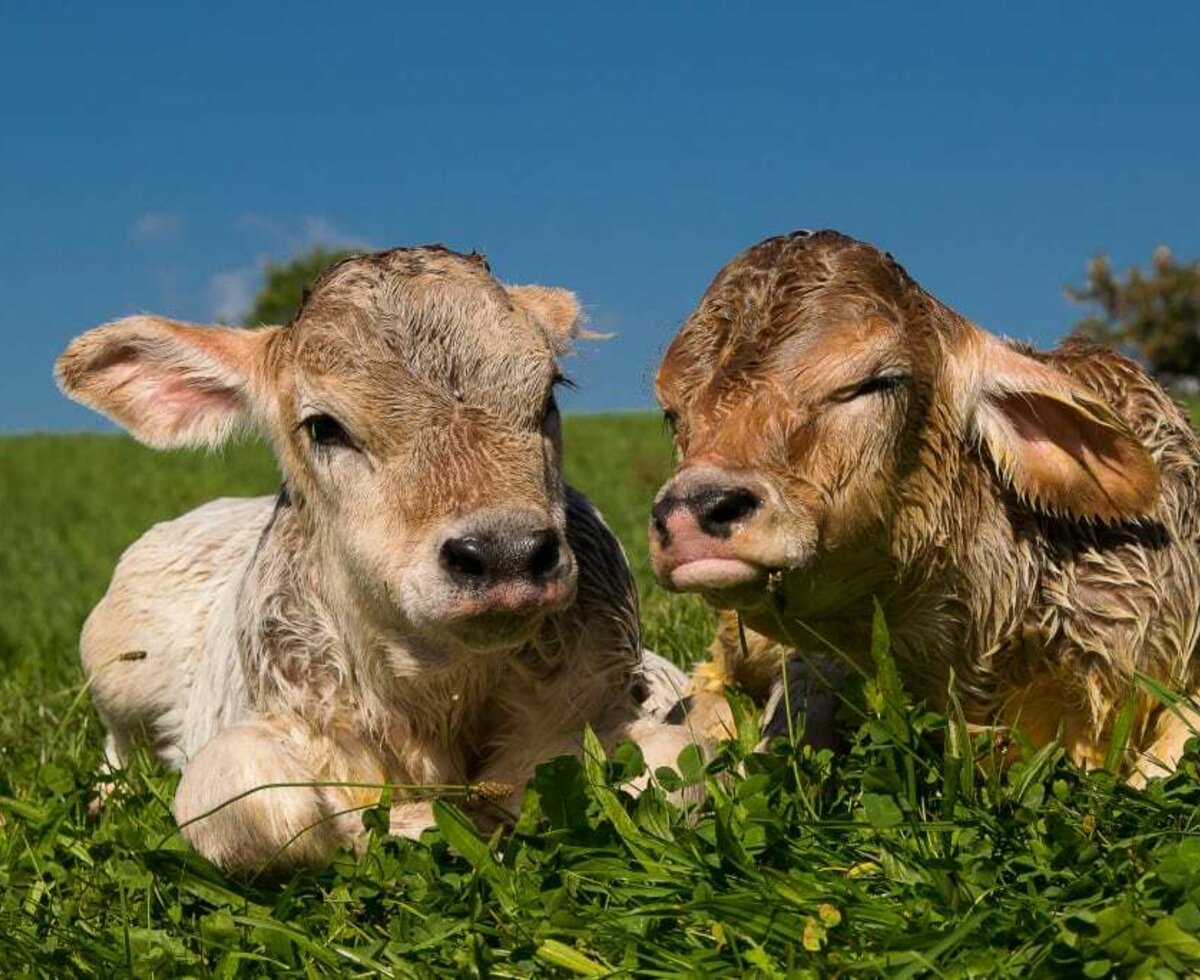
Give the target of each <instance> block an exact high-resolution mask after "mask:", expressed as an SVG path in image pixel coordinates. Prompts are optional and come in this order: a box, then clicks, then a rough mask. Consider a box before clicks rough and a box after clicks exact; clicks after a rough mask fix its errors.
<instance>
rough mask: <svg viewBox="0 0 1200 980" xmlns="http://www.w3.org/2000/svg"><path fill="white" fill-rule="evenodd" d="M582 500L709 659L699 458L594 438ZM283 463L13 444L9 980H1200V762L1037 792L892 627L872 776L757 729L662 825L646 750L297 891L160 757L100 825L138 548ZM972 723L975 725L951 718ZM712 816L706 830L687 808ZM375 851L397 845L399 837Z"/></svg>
mask: <svg viewBox="0 0 1200 980" xmlns="http://www.w3.org/2000/svg"><path fill="white" fill-rule="evenodd" d="M566 438H567V446H568V451H567V455H568V460H569V465H570V469H571V477H572V479H573V481H574V482H576V484H577V485H579V486H580V487H581V488H582V489H584V490H585V491H586V492H587V493H589V494H590V495H592V497H593V498H594V499H595V500H596V501H597V503H598V504H599V506H600V507H601V509H602V510H603V511H604V512H605V513H606V515H607V516H608V518H609V519H610V521H611V523H612V524H613V526H614V527H615V528H616V530H617V531H618V533H620V535H621V536H622V538H623V540H624V541H625V543H626V546H627V548H628V550H629V554H630V559H631V562H632V563H633V565H634V568H635V570H636V572H637V576H638V582H639V586H640V587H641V591H642V596H643V615H644V617H645V620H646V641H647V644H648V645H649V646H651V647H653V648H656V649H659V650H662V651H666V652H668V653H669V654H670V655H671V656H673V657H675V658H676V659H678V660H686V659H690V658H692V657H694V656H697V655H699V654H700V653H701V652H702V651H703V650H704V647H705V646H706V644H707V643H708V641H709V640H710V638H711V634H712V629H713V621H712V617H711V615H710V614H709V613H708V612H707V611H706V610H705V609H704V607H703V606H702V605H701V604H700V603H698V602H697V601H695V600H691V599H680V598H678V597H673V596H668V595H667V594H665V593H663V592H662V591H661V590H658V589H655V588H654V587H653V586H652V583H651V580H650V576H649V574H648V571H647V561H646V542H645V521H646V514H647V511H648V506H649V501H650V499H651V496H652V494H653V492H654V490H655V488H656V486H657V484H658V482H659V480H660V479H661V478H662V477H663V476H664V475H665V474H666V473H667V472H668V471H669V468H670V453H669V448H668V446H667V443H666V440H665V438H664V437H663V435H662V433H661V428H660V425H659V423H658V421H657V420H656V419H652V418H650V417H648V416H619V417H608V418H586V419H578V418H568V419H567V423H566ZM274 482H275V477H274V470H273V465H272V463H271V460H270V458H269V455H268V454H267V453H266V451H265V450H264V449H263V448H262V447H261V446H258V445H253V444H249V445H242V446H238V447H234V448H232V449H230V450H228V451H226V452H225V453H224V454H223V455H222V456H211V455H200V454H190V453H173V454H153V453H151V452H149V451H148V450H144V449H141V448H140V447H137V446H136V445H134V444H133V443H132V442H130V441H129V440H127V439H124V438H116V437H64V438H46V437H17V438H11V439H5V440H0V504H3V507H4V513H5V514H6V515H7V516H8V520H6V521H5V522H4V523H3V524H0V704H3V706H4V710H3V711H2V712H0V820H2V821H3V822H2V823H0V975H2V976H18V975H26V974H30V975H40V976H52V977H57V976H76V975H81V976H112V975H131V974H132V975H139V976H174V975H185V976H204V977H207V976H215V977H235V976H236V977H251V976H261V975H278V974H280V973H290V972H294V973H296V974H298V975H305V976H311V977H322V976H330V977H333V976H345V975H351V976H360V975H361V976H366V975H372V976H374V975H385V976H388V975H390V976H435V975H455V976H480V977H482V976H496V977H523V976H530V975H534V976H556V977H565V976H614V975H624V976H629V975H639V976H692V977H703V976H709V975H731V974H732V975H746V976H757V977H782V976H788V977H824V976H830V975H840V974H849V973H853V974H855V975H861V976H880V977H912V976H947V977H1002V976H1095V977H1101V976H1111V977H1122V976H1145V977H1150V976H1154V977H1168V976H1186V975H1190V974H1195V973H1196V972H1197V971H1200V843H1197V838H1196V837H1195V836H1194V827H1195V826H1196V822H1197V817H1198V816H1200V757H1198V756H1197V754H1196V752H1195V751H1193V752H1192V753H1191V754H1190V755H1189V756H1188V757H1187V759H1186V760H1185V762H1184V764H1183V765H1182V767H1181V769H1180V771H1179V773H1178V774H1177V775H1175V776H1174V777H1172V778H1171V779H1169V780H1166V781H1159V782H1155V783H1152V784H1151V786H1150V788H1149V790H1148V791H1147V792H1144V793H1142V792H1136V791H1133V790H1131V789H1129V788H1127V787H1125V786H1124V785H1122V784H1119V783H1116V782H1114V780H1113V779H1112V778H1111V777H1110V776H1108V775H1106V774H1105V773H1102V772H1097V773H1091V774H1082V773H1080V772H1078V771H1077V770H1075V769H1074V768H1072V767H1071V766H1070V765H1069V764H1067V763H1066V762H1065V761H1064V759H1063V754H1062V752H1061V751H1059V750H1058V749H1057V748H1056V747H1054V746H1051V747H1049V748H1048V749H1046V750H1044V751H1042V752H1039V753H1037V754H1035V755H1033V756H1031V757H1029V758H1028V759H1027V761H1025V762H1023V763H1019V764H1017V765H1015V766H1013V767H1011V768H1010V769H1008V770H1007V771H1001V770H999V769H998V768H997V767H996V766H994V765H992V764H991V755H992V745H991V743H990V742H989V741H988V740H987V739H986V738H984V737H983V736H972V735H971V734H970V733H969V732H968V731H967V729H966V726H965V725H964V724H962V722H961V718H958V717H952V718H951V719H950V720H947V719H945V718H942V717H940V716H938V715H934V714H931V713H929V712H927V711H924V710H922V709H920V708H919V707H918V706H915V705H913V704H912V703H911V702H910V701H909V700H908V699H907V696H906V695H905V692H904V688H903V683H902V682H903V677H902V675H900V674H899V673H898V672H897V671H896V669H895V665H894V662H893V661H892V658H891V656H890V652H889V640H888V633H887V626H886V624H885V623H884V622H883V620H882V617H877V619H876V622H875V624H874V631H873V633H874V642H873V645H872V650H871V654H872V662H873V663H874V673H873V676H871V677H869V678H866V679H865V680H863V681H862V683H861V689H859V690H857V691H851V692H847V698H848V703H847V714H848V715H849V716H850V717H852V718H857V719H858V725H857V728H856V730H855V731H854V732H853V734H852V737H851V743H850V746H849V749H848V751H846V752H844V753H842V754H839V755H837V756H835V755H834V754H833V753H830V752H829V751H822V752H816V753H814V752H812V751H811V750H803V751H801V752H796V751H794V750H793V748H792V747H791V746H790V745H788V744H787V742H786V741H784V740H780V741H779V742H777V743H776V744H775V745H773V746H771V747H770V748H769V749H768V750H766V751H759V750H757V748H756V743H757V738H756V735H755V732H754V730H753V726H754V721H753V713H752V711H751V710H750V709H749V708H748V706H747V705H746V704H744V703H743V702H740V701H737V700H736V699H735V702H734V704H733V708H734V716H735V717H737V718H739V719H742V723H743V724H744V725H745V730H744V731H742V732H739V737H738V738H737V739H734V740H732V741H730V742H729V743H727V744H726V745H724V746H723V747H722V749H721V751H720V752H719V754H718V755H717V756H716V758H714V759H712V760H711V761H709V762H708V763H705V762H704V760H702V759H700V758H698V757H697V756H696V755H695V754H689V755H688V756H687V757H684V758H681V759H680V761H679V764H678V766H677V767H676V771H669V770H661V771H660V773H659V774H658V782H659V786H658V788H654V789H651V790H650V791H648V792H646V793H644V794H643V795H642V796H640V797H638V798H634V797H632V796H630V795H629V794H628V793H627V792H626V789H625V788H624V787H625V786H626V785H627V783H628V780H630V779H632V778H634V777H635V776H636V775H637V774H639V773H641V772H642V770H643V768H644V763H643V761H642V758H641V754H640V753H639V752H638V751H637V750H636V748H634V747H632V746H624V747H621V748H618V749H617V750H615V751H613V752H612V753H610V754H608V755H606V754H605V752H604V751H603V749H602V748H601V747H600V745H599V742H598V741H597V740H596V739H595V738H593V737H589V738H587V739H586V741H585V752H584V753H583V757H582V759H579V760H576V759H571V758H562V759H557V760H555V761H553V762H550V763H548V764H547V765H545V766H543V767H542V768H541V769H540V770H539V772H538V775H537V777H536V778H535V779H534V781H533V783H532V784H531V785H530V787H529V788H528V790H527V792H526V794H525V800H524V806H523V809H522V812H521V815H520V819H519V821H518V823H517V825H516V827H515V829H514V830H513V831H511V832H510V833H508V834H507V835H502V834H498V835H496V836H495V837H493V838H491V839H485V838H483V837H480V836H479V835H478V834H477V833H476V832H475V830H474V829H473V827H472V826H471V825H470V824H469V823H468V822H467V821H466V819H465V818H464V817H463V815H462V814H461V813H460V812H459V811H458V810H457V809H456V808H455V807H454V806H453V805H452V804H451V803H450V802H448V801H447V802H440V803H438V804H437V813H436V819H437V828H436V829H435V830H431V831H429V832H427V833H426V835H425V837H424V839H423V840H422V841H421V842H419V843H412V842H408V841H403V840H396V839H391V838H387V837H385V836H382V835H379V834H378V833H377V835H376V837H375V838H374V839H372V841H371V843H370V845H369V847H368V849H367V851H366V853H365V854H364V855H363V856H362V857H361V858H357V859H356V858H353V857H351V856H349V855H343V856H341V857H339V858H338V859H337V860H336V862H335V864H334V866H333V867H331V868H329V869H327V870H325V871H323V872H321V873H318V874H303V875H300V876H298V877H297V878H295V879H294V880H292V881H290V882H288V883H286V884H283V885H280V886H268V885H266V884H265V883H260V882H250V883H246V882H235V881H231V880H229V879H226V878H224V877H223V876H222V875H220V874H219V873H217V872H216V871H215V870H214V869H213V868H212V867H210V866H208V865H206V864H205V863H204V862H203V861H201V860H199V859H198V858H196V857H195V856H194V855H192V854H190V853H189V852H188V851H187V850H186V849H185V848H184V846H183V844H182V842H181V840H180V838H179V835H178V833H177V831H176V829H175V826H174V822H173V820H172V818H171V814H170V801H171V798H172V794H173V792H174V787H175V784H176V782H177V777H176V776H174V775H172V774H170V773H166V772H164V771H163V770H162V769H161V768H160V767H158V766H156V765H155V764H153V762H152V761H151V760H150V759H148V758H146V757H144V756H140V757H137V758H135V759H134V760H133V762H132V764H131V765H130V766H129V768H128V769H127V770H126V772H124V773H123V774H122V775H121V776H120V778H119V779H118V782H117V784H116V790H115V793H114V795H113V797H112V798H111V799H110V800H109V802H108V803H107V805H106V806H105V807H104V809H103V810H102V812H101V814H100V816H99V818H98V819H96V820H90V819H89V817H88V813H87V811H88V804H89V802H90V800H91V798H92V795H93V787H94V785H95V780H96V767H97V764H98V762H99V757H100V755H99V753H100V745H99V743H100V727H99V724H98V722H97V720H96V718H95V716H94V714H93V712H92V709H91V707H90V705H89V703H88V699H87V694H86V691H84V690H83V689H82V685H81V679H80V676H79V671H78V667H77V664H76V660H75V643H76V637H77V634H78V630H79V626H80V624H81V622H82V619H83V617H84V616H85V615H86V613H87V610H88V608H89V607H90V606H91V604H92V603H93V602H94V601H95V600H96V599H97V598H98V597H99V595H100V593H101V591H102V590H103V588H104V584H105V581H106V579H107V576H108V574H109V573H110V571H111V567H112V564H113V562H114V561H115V559H116V557H117V555H118V554H119V552H120V550H121V549H122V548H123V547H124V546H125V545H127V544H128V543H129V542H131V541H132V540H133V539H134V538H136V537H137V535H138V534H139V533H141V531H143V530H144V529H145V528H146V527H147V526H148V525H149V524H150V523H152V522H153V521H155V520H161V519H164V518H167V517H169V516H172V515H173V514H176V513H178V512H180V511H182V510H184V509H186V508H188V507H191V506H193V505H195V504H197V503H199V502H201V501H202V500H206V499H209V498H211V497H214V496H217V495H220V494H224V493H268V492H270V491H271V490H272V488H273V486H274ZM952 714H953V713H952ZM688 786H691V787H693V788H695V789H698V790H700V791H701V792H702V795H703V800H704V801H703V803H702V805H701V806H700V809H699V810H698V811H695V812H691V813H689V812H686V811H681V810H680V809H679V808H677V807H676V806H675V804H674V803H673V802H672V801H671V799H670V798H669V796H668V791H674V790H680V789H685V788H686V787H688ZM365 819H366V821H367V825H368V826H371V827H374V828H376V830H377V832H378V830H379V829H381V828H383V827H386V815H385V814H383V813H382V812H378V811H369V812H368V813H367V815H366V817H365Z"/></svg>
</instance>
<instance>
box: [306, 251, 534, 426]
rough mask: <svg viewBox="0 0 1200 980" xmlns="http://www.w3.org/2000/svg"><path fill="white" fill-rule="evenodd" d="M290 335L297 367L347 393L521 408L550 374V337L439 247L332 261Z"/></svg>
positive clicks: (494, 285) (474, 268) (472, 268)
mask: <svg viewBox="0 0 1200 980" xmlns="http://www.w3.org/2000/svg"><path fill="white" fill-rule="evenodd" d="M290 334H291V336H290V338H289V340H290V345H289V346H290V362H291V365H292V366H293V368H294V369H295V370H296V371H297V373H298V374H300V375H301V376H303V377H305V378H307V379H309V380H310V381H313V382H316V383H323V384H327V385H334V386H338V387H340V388H342V389H343V390H345V391H346V392H348V393H349V394H350V395H351V396H352V397H353V396H360V395H372V396H375V397H378V398H381V399H384V400H387V399H389V398H402V399H403V400H405V401H406V402H411V401H412V399H414V398H419V397H421V395H422V394H424V395H425V396H427V397H429V398H433V399H435V400H436V399H440V398H449V399H451V400H453V401H456V402H467V403H470V404H475V405H481V406H486V407H489V408H491V409H493V410H495V411H498V412H501V413H503V414H511V413H512V412H516V413H517V414H524V413H525V412H526V411H530V410H535V409H537V408H539V407H540V402H541V400H542V399H543V398H544V395H545V390H546V386H547V385H548V384H549V382H550V380H551V378H552V377H553V375H554V373H555V365H554V358H553V354H552V350H551V347H550V344H549V341H548V340H547V338H546V335H545V334H544V332H543V331H542V329H541V328H540V327H539V326H538V325H537V324H536V323H535V322H534V321H533V320H532V318H531V317H530V316H529V315H528V314H527V313H525V312H524V311H523V310H522V309H520V308H519V307H517V306H515V305H514V304H513V302H512V301H511V299H510V298H509V295H508V293H507V292H506V291H505V289H504V287H503V286H501V285H500V283H499V282H497V281H496V280H495V279H494V278H493V277H492V276H491V274H490V273H489V272H488V270H487V268H486V265H485V264H483V262H482V260H481V259H476V258H475V257H469V256H460V255H457V254H455V253H449V252H443V251H441V250H435V251H431V250H425V249H413V250H397V251H396V252H391V253H381V254H379V255H375V256H364V257H361V258H356V259H351V260H348V261H347V262H345V263H342V264H341V265H339V266H336V267H334V269H333V270H331V271H330V272H329V273H327V274H326V275H325V276H324V277H322V279H321V280H319V281H318V283H317V284H316V286H315V287H314V290H313V293H312V295H311V296H310V297H309V298H308V299H307V301H306V302H305V304H304V307H303V309H302V310H301V312H300V314H299V315H298V317H297V319H296V321H295V322H294V323H293V324H292V326H291V328H290ZM531 401H532V402H535V403H537V404H534V405H532V406H530V405H528V404H527V403H529V402H531Z"/></svg>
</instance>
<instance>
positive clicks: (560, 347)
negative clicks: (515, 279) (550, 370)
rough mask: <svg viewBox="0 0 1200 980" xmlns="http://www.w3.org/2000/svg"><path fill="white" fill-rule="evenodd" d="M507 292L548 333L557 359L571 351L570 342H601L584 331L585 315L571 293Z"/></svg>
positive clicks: (537, 289) (529, 288)
mask: <svg viewBox="0 0 1200 980" xmlns="http://www.w3.org/2000/svg"><path fill="white" fill-rule="evenodd" d="M505 289H506V290H507V291H508V295H509V298H510V299H511V300H512V301H513V303H514V304H516V305H517V306H518V307H520V308H521V309H523V310H524V311H525V312H526V313H528V314H529V315H530V316H531V317H533V319H534V320H535V321H536V322H537V324H538V325H539V326H540V327H541V328H542V329H543V330H544V331H545V332H546V336H547V337H548V338H549V340H550V345H551V346H552V347H553V348H554V353H555V354H556V355H560V356H561V355H562V354H565V353H566V352H567V351H568V350H570V349H571V341H572V340H574V339H575V338H576V337H589V338H594V339H599V338H600V337H601V336H602V335H601V334H594V333H591V332H589V331H585V330H583V329H582V327H583V313H582V312H581V311H580V309H579V300H578V299H577V298H576V296H575V294H574V293H573V292H571V291H570V290H569V289H558V288H555V287H553V286H506V287H505Z"/></svg>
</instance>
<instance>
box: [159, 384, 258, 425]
mask: <svg viewBox="0 0 1200 980" xmlns="http://www.w3.org/2000/svg"><path fill="white" fill-rule="evenodd" d="M154 401H155V407H156V408H157V409H160V410H161V411H162V412H163V413H164V415H166V416H169V417H170V419H171V421H170V422H169V424H168V429H169V431H170V433H171V434H172V435H179V434H180V433H183V432H186V431H187V430H189V429H190V428H191V427H192V426H194V425H195V424H196V423H197V422H198V421H200V419H201V417H202V416H205V415H212V414H226V413H229V414H232V413H234V412H236V411H237V409H238V407H239V403H238V399H237V395H236V394H234V392H232V391H230V390H229V389H228V388H218V387H215V386H213V387H204V386H202V385H199V384H197V383H196V382H194V381H193V382H192V383H191V384H189V383H188V382H187V381H185V380H183V379H182V378H179V377H176V376H172V375H168V376H167V377H166V379H165V380H164V381H162V382H160V384H159V385H158V388H157V391H156V394H155V398H154Z"/></svg>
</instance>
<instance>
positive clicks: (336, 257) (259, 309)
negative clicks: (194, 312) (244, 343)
mask: <svg viewBox="0 0 1200 980" xmlns="http://www.w3.org/2000/svg"><path fill="white" fill-rule="evenodd" d="M352 254H353V253H352V252H347V251H340V250H335V249H327V248H325V246H323V245H316V246H314V247H313V248H312V249H310V250H309V251H307V252H305V253H303V254H302V255H298V256H296V257H295V258H292V259H288V260H287V261H286V262H268V263H267V264H266V266H265V267H264V268H263V284H262V288H261V289H259V291H258V295H257V296H255V297H254V303H253V305H252V306H251V307H250V309H249V310H247V311H246V314H245V315H244V316H243V317H242V324H243V326H247V327H258V326H262V325H263V324H265V323H288V322H290V321H291V319H292V317H293V316H295V315H296V311H297V310H298V309H300V303H301V301H302V300H303V299H304V294H305V291H306V290H308V289H309V288H310V287H311V286H312V284H313V282H314V281H315V280H316V278H317V276H319V275H320V274H321V273H322V272H324V271H325V269H326V268H327V267H329V266H331V265H333V263H334V262H339V261H341V260H342V259H344V258H345V257H346V256H347V255H352Z"/></svg>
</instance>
